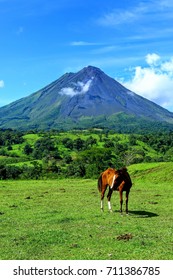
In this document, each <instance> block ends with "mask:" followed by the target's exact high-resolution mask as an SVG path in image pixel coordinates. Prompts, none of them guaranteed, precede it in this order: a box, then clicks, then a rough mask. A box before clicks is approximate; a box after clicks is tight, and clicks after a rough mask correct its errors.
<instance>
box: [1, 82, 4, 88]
mask: <svg viewBox="0 0 173 280" xmlns="http://www.w3.org/2000/svg"><path fill="white" fill-rule="evenodd" d="M3 87H4V81H3V80H0V88H3Z"/></svg>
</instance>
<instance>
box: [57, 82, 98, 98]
mask: <svg viewBox="0 0 173 280" xmlns="http://www.w3.org/2000/svg"><path fill="white" fill-rule="evenodd" d="M92 80H93V78H92V79H90V80H88V81H87V82H86V83H83V82H77V83H75V84H74V87H73V88H72V87H66V88H62V89H61V91H60V94H66V95H70V96H74V95H76V94H85V93H86V92H87V91H88V90H89V88H90V86H91V83H92Z"/></svg>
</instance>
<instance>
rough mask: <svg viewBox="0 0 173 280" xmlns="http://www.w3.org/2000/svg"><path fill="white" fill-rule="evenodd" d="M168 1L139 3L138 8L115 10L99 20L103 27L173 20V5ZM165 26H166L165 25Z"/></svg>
mask: <svg viewBox="0 0 173 280" xmlns="http://www.w3.org/2000/svg"><path fill="white" fill-rule="evenodd" d="M170 2H171V1H168V0H161V1H159V2H158V1H156V0H155V1H146V2H138V4H137V5H136V6H131V7H130V6H129V7H128V9H113V10H112V11H110V12H109V13H106V14H104V15H103V16H102V17H100V18H99V19H98V20H97V23H98V24H99V25H102V26H107V27H116V26H119V25H123V24H133V23H137V22H138V23H141V22H143V23H145V19H146V20H147V23H149V22H152V24H153V22H154V21H157V22H159V23H160V22H162V20H163V19H165V20H168V19H170V17H171V18H173V14H172V9H171V8H173V3H170ZM163 25H164V24H163Z"/></svg>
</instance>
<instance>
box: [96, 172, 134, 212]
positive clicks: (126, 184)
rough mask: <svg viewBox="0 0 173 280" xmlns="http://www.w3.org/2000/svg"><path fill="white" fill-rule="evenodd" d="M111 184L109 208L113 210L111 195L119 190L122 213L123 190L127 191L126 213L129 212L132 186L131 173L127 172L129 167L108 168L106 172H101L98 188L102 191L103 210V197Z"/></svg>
mask: <svg viewBox="0 0 173 280" xmlns="http://www.w3.org/2000/svg"><path fill="white" fill-rule="evenodd" d="M108 186H109V192H108V195H107V199H108V208H109V210H110V211H112V208H111V203H110V200H111V196H112V192H113V191H119V194H120V212H121V213H122V205H123V191H125V192H126V214H128V197H129V192H130V188H131V186H132V181H131V179H130V176H129V173H128V172H127V168H125V167H124V168H122V169H119V170H116V169H113V168H108V169H106V170H105V171H104V172H102V173H101V175H100V177H99V179H98V189H99V192H101V210H103V199H104V195H105V191H106V189H107V187H108Z"/></svg>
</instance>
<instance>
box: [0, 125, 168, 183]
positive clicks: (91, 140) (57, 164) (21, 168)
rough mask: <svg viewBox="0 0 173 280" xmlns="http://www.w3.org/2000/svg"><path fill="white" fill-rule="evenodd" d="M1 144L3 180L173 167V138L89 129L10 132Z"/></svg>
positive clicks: (0, 173)
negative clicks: (168, 164) (171, 164)
mask: <svg viewBox="0 0 173 280" xmlns="http://www.w3.org/2000/svg"><path fill="white" fill-rule="evenodd" d="M0 145H1V148H0V179H1V180H3V179H29V178H31V179H34V178H35V179H40V178H43V177H46V178H47V177H48V178H49V177H50V178H61V177H84V178H97V177H98V175H99V174H100V172H102V171H103V170H104V169H106V168H108V167H110V166H112V167H115V168H120V167H122V166H133V165H134V164H139V163H143V164H144V165H145V164H146V163H147V164H148V163H150V164H155V163H156V162H157V163H158V162H159V164H161V163H162V162H166V161H167V162H173V156H172V155H173V153H172V151H173V133H169V134H157V135H156V134H153V135H151V134H150V135H132V134H131V135H127V134H117V133H113V132H109V133H108V131H102V130H88V131H87V130H85V131H71V132H61V133H57V132H51V133H49V132H47V133H25V134H24V133H21V132H18V131H16V132H15V131H11V130H7V131H0ZM139 170H140V169H139V168H138V171H139ZM163 170H164V168H163V169H162V172H163ZM144 173H145V171H144ZM132 174H133V175H134V176H136V174H137V173H136V171H135V173H134V172H132ZM147 174H148V173H147V172H146V175H147ZM165 174H166V173H165ZM145 177H146V176H145ZM161 177H162V175H161ZM159 178H160V177H159Z"/></svg>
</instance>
